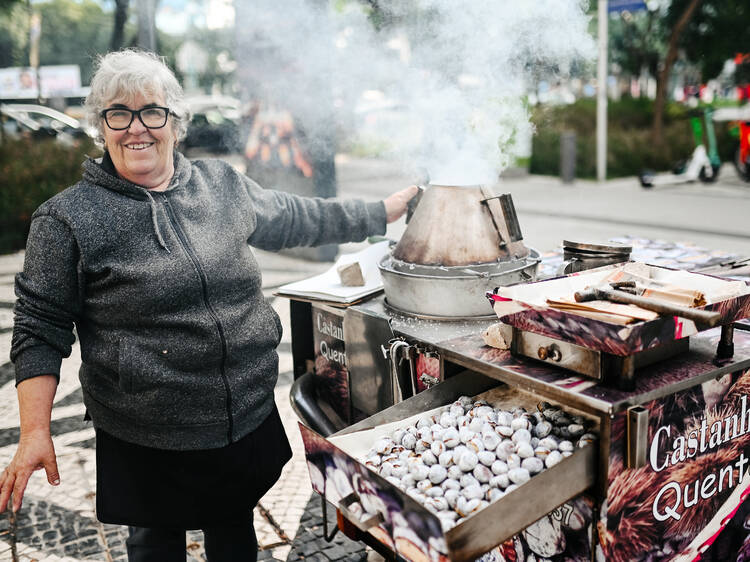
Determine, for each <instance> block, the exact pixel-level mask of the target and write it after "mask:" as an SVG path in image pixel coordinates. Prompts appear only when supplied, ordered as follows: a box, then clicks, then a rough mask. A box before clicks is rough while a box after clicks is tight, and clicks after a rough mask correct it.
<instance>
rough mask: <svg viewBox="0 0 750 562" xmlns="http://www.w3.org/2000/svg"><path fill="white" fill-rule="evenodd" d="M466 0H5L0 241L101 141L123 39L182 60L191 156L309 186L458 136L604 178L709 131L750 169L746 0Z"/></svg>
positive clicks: (711, 146)
mask: <svg viewBox="0 0 750 562" xmlns="http://www.w3.org/2000/svg"><path fill="white" fill-rule="evenodd" d="M451 4H454V5H456V6H460V5H462V4H464V3H462V2H441V1H437V0H433V1H424V0H400V1H398V2H394V1H391V0H389V1H384V0H330V1H329V0H277V1H273V2H271V1H268V0H256V1H253V2H232V1H231V0H0V104H2V105H1V106H0V119H1V121H2V127H0V182H2V189H0V253H3V252H11V251H15V250H18V249H20V248H22V247H23V243H24V240H25V236H26V229H27V228H28V221H29V217H30V215H31V213H32V212H33V210H34V209H35V208H36V206H38V205H39V204H40V203H41V202H42V201H44V200H45V199H47V198H48V197H50V196H51V195H53V194H54V193H56V192H57V191H59V190H61V189H63V188H64V187H66V186H67V185H71V184H72V183H75V181H77V179H78V177H79V175H80V162H81V161H82V160H83V157H84V155H87V154H88V155H96V154H97V151H98V150H99V149H98V148H97V147H96V146H95V144H94V142H93V139H92V136H93V132H92V129H91V127H90V126H89V125H87V124H86V123H85V122H84V121H83V112H82V103H83V100H84V99H85V96H86V94H87V91H88V84H89V81H90V78H91V74H92V68H93V65H94V61H95V57H96V55H98V54H102V53H106V52H107V51H110V50H116V49H120V48H123V47H138V48H142V49H148V50H152V51H155V52H157V53H159V54H160V55H162V56H164V57H165V58H166V60H167V61H168V63H169V64H170V66H171V67H172V68H173V69H174V70H175V72H176V74H177V76H178V78H179V79H180V81H181V83H182V84H183V87H184V89H185V93H186V95H187V97H188V100H189V103H190V107H191V113H192V115H191V117H190V126H189V129H188V133H187V137H186V138H185V139H184V141H183V142H182V146H181V149H182V150H183V151H185V152H186V154H187V155H188V156H203V155H215V156H219V157H222V158H227V159H229V160H230V161H231V162H232V163H233V164H235V165H236V166H237V167H238V168H240V169H242V170H243V171H246V172H247V173H248V174H249V175H251V176H252V177H254V178H255V179H257V180H258V181H259V182H260V183H261V184H262V185H265V186H268V187H282V188H284V189H286V190H289V191H293V192H297V193H301V194H307V195H319V196H324V197H328V196H334V195H336V166H335V157H336V154H348V155H351V156H353V157H367V158H384V159H388V160H389V161H392V162H397V163H398V165H399V166H401V167H402V168H403V169H404V171H405V173H406V174H407V175H408V176H409V177H413V178H414V181H424V180H429V179H430V178H433V179H434V178H435V177H436V175H439V174H438V172H437V171H436V169H435V167H434V162H431V161H430V159H429V158H428V157H427V156H426V154H427V153H429V154H432V155H442V154H443V153H444V151H449V152H452V153H455V154H462V155H463V156H465V155H466V154H468V157H467V158H468V159H467V158H463V156H462V158H463V159H460V158H459V159H458V160H459V166H462V167H463V169H464V170H466V169H472V170H478V171H479V172H482V173H483V174H484V175H481V174H480V176H479V178H480V180H481V181H487V179H486V178H487V173H489V174H490V176H491V174H493V173H494V174H495V176H494V177H497V176H501V175H503V174H505V175H512V174H526V173H532V174H543V175H551V176H559V175H560V174H561V173H564V174H568V175H571V174H572V178H569V179H574V178H596V177H597V176H598V177H599V179H603V178H602V174H603V175H604V177H606V178H617V177H623V176H638V175H639V174H642V173H643V171H644V170H650V171H653V172H667V173H673V174H679V173H682V172H684V170H685V167H686V165H687V164H688V163H689V161H690V159H691V157H692V156H693V155H694V151H695V149H696V147H697V146H698V145H704V146H705V148H706V152H707V154H708V157H709V159H710V162H711V164H712V165H713V166H714V167H715V168H716V169H718V167H719V166H720V165H721V163H732V164H733V165H734V166H735V167H736V173H737V174H738V175H739V176H740V177H741V178H743V179H745V180H746V179H749V178H750V176H748V161H747V158H748V150H747V144H748V138H750V133H749V132H748V131H749V130H750V129H748V128H747V125H748V123H747V121H750V117H748V116H747V115H748V114H747V112H746V111H745V109H746V108H744V105H745V104H746V103H747V100H748V97H750V5H748V3H747V0H648V1H637V0H609V2H607V1H606V0H599V1H598V2H597V1H591V2H588V3H581V2H578V1H570V2H558V3H555V2H535V3H530V4H534V5H536V8H528V7H527V6H525V5H524V3H510V4H514V6H500V7H498V6H496V4H501V5H502V4H508V3H505V2H495V3H493V2H486V3H471V5H472V6H476V5H477V4H479V6H478V7H472V8H471V10H470V12H469V13H468V16H467V17H463V16H461V15H460V14H459V13H458V12H453V11H452V10H453V9H454V8H452V7H451ZM545 12H546V13H545ZM597 45H598V47H597ZM602 48H604V49H605V50H604V51H602ZM602 53H603V56H602ZM602 60H604V63H605V64H604V66H603V67H601V68H598V67H597V63H598V62H599V61H602ZM602 68H603V71H602ZM598 93H599V94H600V95H601V96H604V95H606V97H605V100H604V109H605V111H606V113H604V115H605V123H606V128H605V129H604V130H605V133H604V134H605V135H606V145H604V148H602V145H601V144H598V143H597V138H598V137H597V106H599V110H600V111H601V109H602V107H601V106H602V103H603V102H602V99H601V98H600V99H599V100H598V101H597V94H598ZM707 110H708V111H707ZM743 112H744V113H743ZM599 119H600V121H601V114H600V117H599ZM600 127H601V124H600ZM455 131H458V133H456V132H455ZM600 131H601V129H600ZM599 134H600V135H601V132H600V133H599ZM743 135H745V138H744V140H743ZM599 138H600V139H601V137H599ZM446 139H447V140H446ZM456 139H460V140H456ZM487 146H489V149H487ZM743 146H744V150H743ZM475 148H476V150H474V149H475ZM598 150H599V151H600V152H601V151H602V150H603V151H604V158H603V164H604V166H605V167H604V170H603V171H602V169H601V168H598V167H597V166H598V164H597V151H598ZM561 152H562V153H566V154H567V157H564V158H563V157H561ZM566 158H567V162H568V164H567V165H566V164H565V161H566ZM438 159H442V160H445V157H443V156H438ZM32 164H33V165H32ZM565 166H567V168H568V169H567V170H563V169H562V167H565ZM599 166H601V164H599ZM485 168H486V169H487V170H489V172H486V170H485ZM440 173H442V171H441V172H440ZM709 175H710V174H709ZM318 252H319V254H318V255H317V257H319V258H323V259H329V258H331V257H333V255H335V249H325V248H323V249H322V250H319V251H318Z"/></svg>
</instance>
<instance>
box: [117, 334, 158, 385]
mask: <svg viewBox="0 0 750 562" xmlns="http://www.w3.org/2000/svg"><path fill="white" fill-rule="evenodd" d="M155 361H156V357H154V352H153V350H151V349H149V348H148V347H147V346H144V345H139V344H137V343H135V342H132V341H128V340H124V341H120V346H119V351H118V358H117V371H118V374H119V377H120V382H119V386H120V389H121V390H123V391H124V392H128V393H135V392H139V391H141V390H144V389H145V388H147V387H148V386H150V382H149V381H150V379H151V378H152V376H150V375H149V373H150V372H151V371H152V370H153V365H154V364H155ZM152 375H153V373H152Z"/></svg>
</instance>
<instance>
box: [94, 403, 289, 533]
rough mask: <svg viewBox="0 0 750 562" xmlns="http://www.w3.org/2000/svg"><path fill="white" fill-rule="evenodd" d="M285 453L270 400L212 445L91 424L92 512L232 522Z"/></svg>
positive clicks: (152, 521)
mask: <svg viewBox="0 0 750 562" xmlns="http://www.w3.org/2000/svg"><path fill="white" fill-rule="evenodd" d="M291 458H292V450H291V447H290V446H289V440H288V439H287V437H286V433H284V426H283V425H282V423H281V419H280V418H279V412H278V410H277V409H276V406H274V408H273V410H272V411H271V413H270V414H269V416H268V417H267V418H266V419H265V421H263V423H262V424H261V425H260V426H259V427H258V428H257V429H256V430H255V431H253V432H252V433H250V434H248V435H246V436H245V437H243V438H242V439H240V440H239V441H236V442H235V443H231V444H230V445H227V446H226V447H222V448H219V449H206V450H198V451H169V450H164V449H154V448H150V447H144V446H142V445H135V444H133V443H128V442H126V441H122V440H120V439H117V438H116V437H114V436H112V435H110V434H108V433H105V432H104V431H101V430H97V431H96V512H97V518H98V519H99V521H101V522H102V523H114V524H118V525H132V526H136V527H170V528H181V529H207V528H211V527H218V526H222V525H227V524H231V523H234V524H236V523H237V522H238V521H243V520H246V519H247V518H248V517H249V515H250V514H251V513H252V509H253V508H254V507H255V504H257V503H258V500H260V498H262V497H263V495H264V494H265V493H266V492H267V491H268V490H269V489H270V488H271V486H273V484H274V483H275V482H276V481H277V480H278V479H279V476H280V475H281V469H282V468H283V467H284V465H285V464H286V463H287V461H288V460H289V459H291Z"/></svg>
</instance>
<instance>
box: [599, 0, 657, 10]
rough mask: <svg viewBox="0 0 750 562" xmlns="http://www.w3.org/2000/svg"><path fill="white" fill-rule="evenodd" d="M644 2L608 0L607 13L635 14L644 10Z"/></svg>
mask: <svg viewBox="0 0 750 562" xmlns="http://www.w3.org/2000/svg"><path fill="white" fill-rule="evenodd" d="M645 9H647V7H646V2H645V0H609V5H608V7H607V11H608V12H610V13H611V12H625V11H627V12H635V11H637V10H645Z"/></svg>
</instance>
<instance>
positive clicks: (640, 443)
mask: <svg viewBox="0 0 750 562" xmlns="http://www.w3.org/2000/svg"><path fill="white" fill-rule="evenodd" d="M627 444H628V450H627V465H628V468H641V467H642V466H646V451H647V449H648V410H647V409H646V408H644V407H643V406H632V407H630V408H628V418H627Z"/></svg>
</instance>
